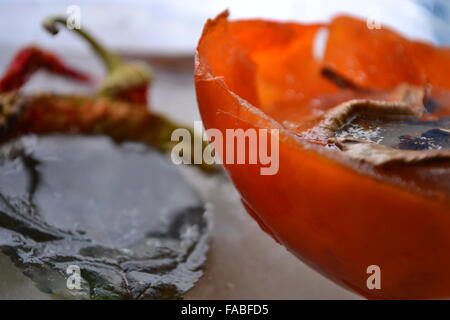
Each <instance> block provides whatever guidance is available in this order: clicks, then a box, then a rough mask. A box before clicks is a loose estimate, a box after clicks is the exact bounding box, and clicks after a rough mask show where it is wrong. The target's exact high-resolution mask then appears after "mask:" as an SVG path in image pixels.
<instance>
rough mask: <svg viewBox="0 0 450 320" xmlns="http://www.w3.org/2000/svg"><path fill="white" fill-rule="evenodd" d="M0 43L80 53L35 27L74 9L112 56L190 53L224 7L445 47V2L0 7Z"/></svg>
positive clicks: (305, 0)
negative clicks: (347, 20) (370, 25)
mask: <svg viewBox="0 0 450 320" xmlns="http://www.w3.org/2000/svg"><path fill="white" fill-rule="evenodd" d="M0 5H1V8H0V14H1V19H0V30H2V31H1V32H0V42H1V43H2V44H8V45H20V44H22V43H24V42H26V41H37V42H39V43H42V44H45V45H49V46H66V47H68V48H71V49H75V48H82V47H83V46H82V45H81V44H80V42H79V41H72V40H73V38H71V37H66V38H63V37H61V39H58V40H57V41H56V42H55V40H51V39H50V36H49V35H47V34H46V33H45V32H43V31H42V30H41V28H40V27H39V24H40V21H41V19H42V17H44V16H46V15H48V14H50V13H65V12H66V9H67V7H68V6H70V5H77V6H79V7H80V9H81V23H82V26H83V25H84V26H87V27H89V28H91V29H93V30H95V32H96V34H98V35H99V36H100V37H101V39H103V41H105V43H106V44H108V45H109V46H111V47H113V48H115V49H117V50H130V51H147V50H151V51H152V52H154V53H163V54H175V53H176V54H192V52H193V49H194V48H195V45H196V43H197V40H198V38H199V36H200V33H201V30H202V26H203V24H204V22H205V21H206V19H207V18H211V17H214V16H215V15H217V14H218V13H219V12H221V11H223V10H224V9H226V8H228V9H230V12H231V17H232V18H254V17H261V18H269V19H282V20H296V21H304V22H311V21H317V20H322V21H323V20H327V19H329V18H330V17H331V16H333V15H335V14H336V13H339V12H340V13H342V12H346V13H351V14H353V15H357V16H360V17H366V18H374V19H377V20H379V21H381V22H382V23H386V24H387V25H390V26H392V27H394V28H395V29H397V30H400V31H402V32H403V33H405V34H407V35H408V36H410V37H414V38H421V39H428V40H430V41H432V42H434V43H436V44H445V43H449V42H450V36H449V35H448V32H447V30H448V27H449V15H450V1H447V0H395V1H392V0H362V1H361V0H340V1H334V0H277V1H272V0H245V1H242V0H208V1H205V0H186V1H178V0H126V1H125V0H81V1H80V0H78V1H75V0H0Z"/></svg>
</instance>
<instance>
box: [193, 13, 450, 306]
mask: <svg viewBox="0 0 450 320" xmlns="http://www.w3.org/2000/svg"><path fill="white" fill-rule="evenodd" d="M321 29H325V30H327V32H328V40H327V43H326V48H325V51H324V54H323V57H322V58H318V57H316V56H315V55H314V53H313V49H314V42H315V41H316V36H317V34H318V32H319V30H321ZM449 71H450V49H448V48H438V47H434V46H432V45H430V44H427V43H421V42H414V41H410V40H408V39H406V38H404V37H403V36H401V35H400V34H398V33H396V32H395V31H392V30H389V29H388V28H386V27H384V26H383V28H382V29H380V30H369V29H368V28H367V27H366V23H365V21H361V20H358V19H356V18H353V17H348V16H339V17H336V18H334V19H333V20H332V21H331V22H330V23H328V24H312V25H308V24H300V23H292V22H289V23H283V22H275V21H265V20H258V19H256V20H240V21H229V20H228V13H227V12H224V13H222V14H220V15H219V16H217V17H216V18H215V19H212V20H208V22H207V23H206V25H205V27H204V30H203V34H202V36H201V39H200V41H199V43H198V48H197V55H196V65H195V86H196V92H197V99H198V105H199V109H200V112H201V116H202V120H203V122H204V125H205V127H206V128H217V129H219V130H221V131H222V132H225V131H226V130H227V129H238V128H241V129H244V130H245V129H261V128H266V129H279V136H280V138H279V144H280V145H279V171H278V173H276V174H274V175H261V174H260V170H259V169H260V165H258V164H256V165H255V164H228V163H225V165H224V166H225V169H226V170H227V172H228V174H229V176H230V178H231V179H232V181H233V183H234V184H235V186H236V187H237V189H238V190H239V191H240V194H241V197H242V202H243V204H244V206H245V208H246V209H247V211H248V212H249V213H250V214H251V215H252V216H253V217H254V218H255V219H256V221H257V222H258V223H259V224H260V226H261V228H262V229H263V230H265V231H266V232H267V233H269V234H270V235H271V236H272V237H273V238H274V239H275V240H276V241H278V242H279V243H281V244H282V245H284V246H285V247H286V248H287V249H288V250H290V251H291V252H292V253H293V254H295V255H296V256H297V257H299V258H300V259H301V260H303V261H304V262H306V263H307V264H308V265H310V266H311V267H313V268H314V269H316V270H318V271H319V272H321V273H322V274H324V275H325V276H327V277H329V278H330V279H332V280H334V281H335V282H337V283H339V284H341V285H343V286H345V287H347V288H350V289H352V290H354V291H356V292H358V293H360V294H361V295H363V296H365V297H368V298H378V299H380V298H382V299H384V298H391V299H400V298H448V297H450V254H449V253H450V232H449V230H450V152H449V140H448V137H449V133H450V131H449V128H450V121H449V119H450V118H447V117H449V116H450V109H449V106H450V91H448V90H449V89H450V78H448V74H449ZM373 137H376V139H375V138H373ZM372 138H373V139H372ZM371 265H377V266H379V267H380V270H381V288H379V289H377V288H376V289H373V288H369V287H368V286H367V278H368V277H369V274H367V268H368V267H369V266H371Z"/></svg>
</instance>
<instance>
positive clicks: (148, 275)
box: [0, 136, 209, 299]
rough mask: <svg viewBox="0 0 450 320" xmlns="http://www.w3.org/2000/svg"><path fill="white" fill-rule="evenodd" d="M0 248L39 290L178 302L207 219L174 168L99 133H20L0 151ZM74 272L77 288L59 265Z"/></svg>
mask: <svg viewBox="0 0 450 320" xmlns="http://www.w3.org/2000/svg"><path fill="white" fill-rule="evenodd" d="M0 181H2V183H1V185H0V231H1V232H0V248H1V249H2V250H3V252H4V253H5V254H7V255H8V256H10V257H11V259H12V260H13V261H14V263H15V264H16V266H18V267H19V268H21V269H22V270H23V271H24V273H25V275H27V276H28V277H30V278H31V279H33V281H35V282H36V283H37V285H38V287H39V288H40V289H41V290H43V291H44V292H47V293H52V294H55V295H57V296H67V297H75V298H97V299H102V298H134V299H148V298H165V299H171V298H180V297H182V295H183V294H184V293H185V292H186V291H187V290H189V289H190V288H191V287H192V286H193V285H194V283H195V282H196V281H197V280H198V279H199V278H200V277H201V275H202V270H201V269H202V266H203V264H204V263H205V260H206V253H207V251H208V244H207V242H208V230H209V222H208V220H207V219H206V217H205V215H204V213H205V209H204V206H203V204H202V202H201V200H200V198H199V196H198V194H197V193H196V192H195V191H193V189H192V187H191V186H190V185H189V184H188V183H187V182H185V180H184V178H183V177H182V175H181V174H180V172H179V170H178V168H177V167H175V166H173V165H172V164H171V163H170V162H169V161H168V160H167V159H165V158H164V157H163V156H162V155H160V154H159V153H157V152H155V151H151V150H149V149H147V148H144V147H143V146H140V145H137V144H126V145H122V146H117V145H115V144H114V143H113V142H111V140H110V139H109V138H107V137H95V138H94V137H89V138H87V137H80V136H49V137H35V136H27V137H23V138H20V139H19V140H16V141H14V142H12V143H9V144H7V145H4V146H3V147H2V148H1V149H0ZM70 266H76V267H78V268H79V269H80V270H81V278H82V279H81V286H80V289H79V290H78V289H75V290H73V289H72V290H71V289H70V288H68V287H67V280H66V279H67V278H68V275H67V269H68V268H69V267H70Z"/></svg>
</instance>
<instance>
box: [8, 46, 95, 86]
mask: <svg viewBox="0 0 450 320" xmlns="http://www.w3.org/2000/svg"><path fill="white" fill-rule="evenodd" d="M39 69H44V70H47V71H49V72H51V73H55V74H59V75H62V76H66V77H68V78H71V79H75V80H78V81H82V82H87V81H89V80H90V78H89V76H87V75H86V74H85V73H82V72H80V71H77V70H75V69H73V68H71V67H69V66H67V65H66V64H65V63H64V62H63V61H62V60H61V59H60V58H59V57H57V56H56V55H54V54H53V53H51V52H49V51H45V50H42V49H40V48H37V47H33V46H31V47H25V48H23V49H21V50H20V51H19V52H18V53H17V54H16V56H15V57H14V59H13V60H12V62H11V64H10V65H9V68H8V69H7V70H6V72H5V73H4V76H3V77H2V78H0V92H5V91H11V90H17V89H20V87H22V86H23V85H24V84H25V83H26V82H27V81H28V79H29V78H30V77H31V76H32V75H33V74H34V73H35V72H36V71H38V70H39Z"/></svg>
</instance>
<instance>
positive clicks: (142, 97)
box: [44, 17, 151, 105]
mask: <svg viewBox="0 0 450 320" xmlns="http://www.w3.org/2000/svg"><path fill="white" fill-rule="evenodd" d="M57 24H61V25H64V26H66V19H65V18H64V17H50V18H48V19H46V20H45V21H44V27H45V28H46V29H47V30H48V31H49V32H50V33H52V34H57V33H58V32H59V30H58V28H57V26H56V25H57ZM73 31H75V32H76V33H78V34H79V35H80V36H81V37H82V38H83V39H85V40H86V41H87V42H88V43H89V44H90V46H91V48H92V49H93V51H94V52H95V53H96V54H97V55H98V57H99V58H100V59H101V60H102V62H103V63H104V65H105V67H106V70H107V76H106V78H105V79H104V81H103V82H102V84H101V85H100V89H99V90H98V95H99V96H105V97H110V98H113V99H118V100H123V101H128V102H132V103H136V104H140V105H146V104H147V96H148V85H149V83H150V81H151V71H150V69H149V67H148V66H147V65H145V64H143V63H140V62H130V63H124V62H123V61H122V59H121V58H120V57H119V56H117V55H116V54H114V53H112V52H110V51H108V50H107V49H106V48H104V47H103V46H102V45H101V44H100V43H99V42H98V41H97V40H96V39H94V38H93V37H92V36H91V35H90V34H89V33H87V32H86V31H85V30H82V29H73Z"/></svg>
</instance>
